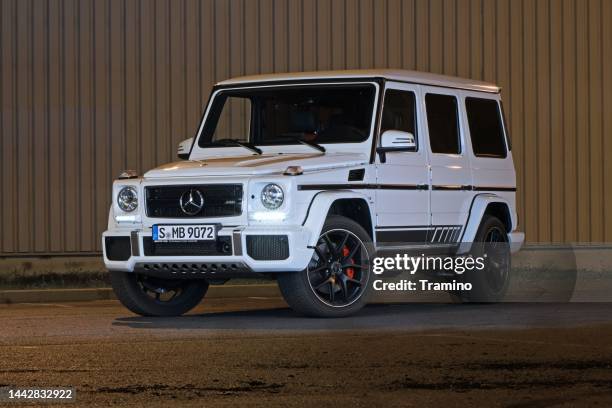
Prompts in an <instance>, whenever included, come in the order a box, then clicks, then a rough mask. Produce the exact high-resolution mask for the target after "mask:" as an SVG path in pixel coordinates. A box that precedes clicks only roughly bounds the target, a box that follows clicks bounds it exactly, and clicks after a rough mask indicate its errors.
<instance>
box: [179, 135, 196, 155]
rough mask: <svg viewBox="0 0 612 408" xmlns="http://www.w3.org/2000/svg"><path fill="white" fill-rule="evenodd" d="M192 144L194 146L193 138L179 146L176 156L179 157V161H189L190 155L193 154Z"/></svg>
mask: <svg viewBox="0 0 612 408" xmlns="http://www.w3.org/2000/svg"><path fill="white" fill-rule="evenodd" d="M192 144H193V137H190V138H189V139H185V140H183V141H182V142H181V143H179V144H178V149H177V152H176V155H177V156H178V158H179V159H181V160H187V159H189V153H190V152H191V145H192Z"/></svg>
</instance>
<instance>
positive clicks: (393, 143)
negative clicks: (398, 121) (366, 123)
mask: <svg viewBox="0 0 612 408" xmlns="http://www.w3.org/2000/svg"><path fill="white" fill-rule="evenodd" d="M380 147H382V148H384V149H402V150H409V149H412V150H415V149H416V142H415V140H414V135H413V134H412V133H410V132H402V131H401V130H387V131H385V132H384V133H383V134H382V136H381V137H380Z"/></svg>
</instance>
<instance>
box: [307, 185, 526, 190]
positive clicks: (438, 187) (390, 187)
mask: <svg viewBox="0 0 612 408" xmlns="http://www.w3.org/2000/svg"><path fill="white" fill-rule="evenodd" d="M429 189H430V186H429V184H300V185H298V190H301V191H319V190H429ZM431 189H432V190H435V191H516V187H496V186H470V185H434V186H431Z"/></svg>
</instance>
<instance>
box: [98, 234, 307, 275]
mask: <svg viewBox="0 0 612 408" xmlns="http://www.w3.org/2000/svg"><path fill="white" fill-rule="evenodd" d="M119 237H123V240H122V242H123V243H124V245H125V244H126V243H128V242H129V246H130V250H129V252H126V253H125V256H123V257H121V260H117V259H116V258H117V257H116V256H115V255H114V254H109V253H108V252H109V249H108V248H107V242H108V241H107V238H119ZM217 237H218V240H223V242H228V243H231V245H230V248H229V249H228V248H227V247H226V248H224V249H225V252H224V253H217V252H215V253H209V254H206V255H200V254H193V253H192V254H189V255H178V254H173V253H167V254H163V255H160V254H157V253H155V254H151V242H152V241H151V239H152V238H151V230H150V229H148V230H144V231H143V230H134V231H129V230H116V231H113V230H109V231H106V232H104V233H103V234H102V248H103V254H104V264H105V265H106V267H107V269H109V270H112V271H124V272H134V271H137V272H142V273H150V274H166V275H171V276H177V277H181V276H186V275H193V276H195V275H205V276H230V277H231V276H245V275H246V276H248V275H249V274H254V273H265V272H296V271H301V270H303V269H305V268H306V266H307V265H308V263H309V262H310V259H311V258H312V254H313V249H312V248H308V241H309V239H310V231H308V230H307V229H306V228H304V227H302V226H294V227H267V226H245V227H222V228H220V229H219V230H218V232H217ZM257 237H265V238H263V239H261V238H257ZM282 237H286V238H282ZM277 238H280V241H279V240H278V239H277ZM127 239H129V241H127ZM255 239H259V240H260V242H259V243H258V242H255V243H254V241H253V240H255ZM247 240H248V244H247ZM276 242H281V243H282V244H283V245H285V244H286V246H287V249H288V253H284V252H283V251H278V250H277V249H278V248H274V247H273V246H274V243H276ZM268 243H272V245H268ZM126 251H127V249H126ZM266 251H268V252H269V253H273V254H278V253H280V254H281V256H280V258H284V259H278V258H279V257H278V256H273V257H274V258H276V259H266V256H265V253H267V252H266ZM213 252H214V251H213ZM262 253H263V255H264V256H262ZM109 255H110V256H109Z"/></svg>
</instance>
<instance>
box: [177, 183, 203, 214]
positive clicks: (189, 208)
mask: <svg viewBox="0 0 612 408" xmlns="http://www.w3.org/2000/svg"><path fill="white" fill-rule="evenodd" d="M179 204H180V205H181V210H183V212H184V213H185V214H187V215H196V214H197V213H199V212H200V211H201V210H202V208H203V207H204V196H203V195H202V193H201V192H200V190H196V189H195V188H192V189H190V190H187V191H185V192H184V193H183V195H181V199H180V200H179Z"/></svg>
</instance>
